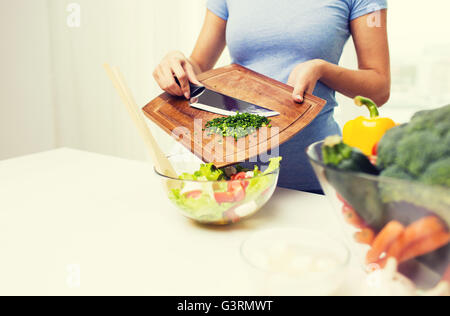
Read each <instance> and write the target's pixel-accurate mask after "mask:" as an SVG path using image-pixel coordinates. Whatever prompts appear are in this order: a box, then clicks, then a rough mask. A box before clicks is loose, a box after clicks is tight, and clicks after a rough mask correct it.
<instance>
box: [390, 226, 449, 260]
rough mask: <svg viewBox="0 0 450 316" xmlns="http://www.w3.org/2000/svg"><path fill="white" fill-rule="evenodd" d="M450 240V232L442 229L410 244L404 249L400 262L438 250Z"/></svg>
mask: <svg viewBox="0 0 450 316" xmlns="http://www.w3.org/2000/svg"><path fill="white" fill-rule="evenodd" d="M449 242H450V234H449V233H447V232H445V231H441V232H438V233H435V234H432V235H429V236H427V237H425V238H423V239H421V240H418V241H416V242H413V243H411V244H409V245H408V246H407V247H406V248H405V249H403V251H402V254H401V256H400V260H399V263H402V262H406V261H409V260H411V259H414V258H417V257H420V256H423V255H425V254H427V253H430V252H433V251H436V250H438V249H440V248H442V247H444V246H445V245H446V244H448V243H449Z"/></svg>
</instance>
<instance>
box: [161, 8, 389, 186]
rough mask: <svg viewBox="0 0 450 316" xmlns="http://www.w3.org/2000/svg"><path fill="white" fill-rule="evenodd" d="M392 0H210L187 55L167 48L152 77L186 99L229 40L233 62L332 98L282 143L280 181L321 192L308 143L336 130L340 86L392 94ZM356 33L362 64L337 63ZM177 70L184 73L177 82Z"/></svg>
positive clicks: (297, 94)
mask: <svg viewBox="0 0 450 316" xmlns="http://www.w3.org/2000/svg"><path fill="white" fill-rule="evenodd" d="M386 1H387V0H265V1H261V0H208V10H207V14H206V19H205V23H204V26H203V29H202V31H201V33H200V36H199V39H198V41H197V44H196V46H195V49H194V51H193V53H192V55H191V57H190V58H186V57H185V56H184V55H183V54H182V53H181V52H171V53H169V54H168V55H167V56H166V57H165V58H164V59H163V61H162V62H161V64H160V65H159V66H158V67H157V68H156V70H155V72H154V77H155V79H156V81H157V82H158V84H159V85H160V87H161V88H162V89H163V90H165V91H166V92H168V93H170V94H172V95H177V96H184V97H186V98H189V96H190V91H189V85H188V83H189V81H191V82H192V83H196V84H199V82H198V80H197V78H196V75H197V74H199V73H202V72H204V71H207V70H210V69H212V68H213V67H214V65H215V64H216V62H217V60H218V59H219V57H220V55H221V54H222V52H223V50H224V49H225V46H228V49H229V51H230V54H231V57H232V59H233V62H234V63H237V64H240V65H243V66H245V67H247V68H250V69H252V70H254V71H256V72H259V73H262V74H264V75H266V76H268V77H271V78H274V79H276V80H278V81H281V82H285V83H287V84H289V85H291V86H293V87H294V93H293V95H292V97H293V99H294V100H295V101H296V102H302V101H303V97H304V93H305V92H307V93H312V94H314V95H316V96H318V97H321V98H323V99H325V100H326V101H327V105H326V107H325V109H324V110H323V111H322V112H321V114H320V115H319V116H318V117H317V118H316V119H315V120H314V122H313V123H311V124H310V125H309V126H308V127H307V128H306V129H304V130H303V131H302V132H300V133H299V134H297V135H296V136H295V137H294V138H293V139H291V140H290V141H289V142H287V143H285V144H283V145H281V146H280V155H282V156H283V158H284V159H283V168H282V172H281V175H280V182H279V185H280V186H281V187H285V188H290V189H297V190H303V191H309V192H321V187H320V184H319V183H318V181H317V179H316V177H315V176H314V172H313V170H312V168H311V166H310V164H309V162H308V160H307V157H306V154H305V149H306V147H307V146H308V145H310V144H311V143H314V142H316V141H319V140H323V139H324V138H325V137H327V136H329V135H334V134H339V133H340V129H339V127H338V125H337V124H336V122H335V121H334V118H333V114H334V108H335V107H336V106H337V103H336V99H335V92H336V91H338V92H340V93H342V94H344V95H345V96H347V97H350V98H353V97H355V96H357V95H364V96H366V97H369V98H371V99H373V100H374V101H375V102H376V103H377V104H378V105H380V106H381V105H383V104H385V103H386V102H387V100H388V99H389V95H390V64H389V47H388V39H387V28H386V20H387V10H386V8H387V2H386ZM350 36H353V39H354V43H355V48H356V52H357V56H358V64H359V67H358V68H359V69H358V70H349V69H345V68H342V67H339V66H338V63H339V60H340V58H341V55H342V50H343V47H344V45H345V43H346V42H347V40H348V39H349V37H350ZM174 75H175V76H176V77H177V78H178V79H179V81H180V83H181V87H180V86H178V85H177V83H176V82H175V79H174Z"/></svg>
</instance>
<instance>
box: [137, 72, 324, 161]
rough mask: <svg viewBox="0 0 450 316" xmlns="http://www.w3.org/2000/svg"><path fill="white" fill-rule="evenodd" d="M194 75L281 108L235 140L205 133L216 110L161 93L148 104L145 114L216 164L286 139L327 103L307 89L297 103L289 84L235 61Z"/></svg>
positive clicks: (234, 93)
mask: <svg viewBox="0 0 450 316" xmlns="http://www.w3.org/2000/svg"><path fill="white" fill-rule="evenodd" d="M198 79H199V80H200V81H201V82H202V84H204V85H205V86H206V87H207V88H208V89H211V90H215V91H217V92H220V93H223V94H226V95H229V96H231V97H234V98H238V99H241V100H244V101H247V102H251V103H254V104H257V105H260V106H262V107H265V108H268V109H270V110H274V111H277V112H279V113H280V115H279V116H276V117H272V118H271V120H272V122H271V124H272V128H263V129H260V130H259V131H258V132H257V133H255V134H253V135H249V136H247V137H246V138H244V139H241V140H239V141H237V142H236V140H235V139H234V138H232V137H228V138H222V137H221V136H214V135H212V136H208V135H207V133H206V132H205V131H203V129H204V127H205V124H206V123H207V122H208V121H210V120H212V119H214V118H217V117H220V115H217V114H214V113H210V112H205V111H202V110H197V109H194V108H192V107H190V105H189V103H188V101H187V100H186V99H184V98H178V97H173V96H171V95H169V94H167V93H164V94H162V95H160V96H159V97H157V98H156V99H155V100H153V101H151V102H150V103H149V104H147V105H146V106H145V107H144V108H143V111H144V113H145V115H146V116H147V117H148V118H149V119H150V120H152V121H153V122H154V123H156V124H157V125H158V126H159V127H161V128H162V129H163V130H164V131H166V132H167V133H168V134H170V135H172V136H173V137H174V138H175V139H176V140H177V141H179V142H180V143H181V144H183V145H184V146H185V147H187V148H188V149H189V150H190V151H191V152H193V153H194V154H195V155H197V156H198V157H199V158H200V159H202V160H203V161H205V162H213V163H214V164H215V165H216V166H217V167H218V168H220V167H224V166H228V165H232V164H234V163H237V162H242V161H247V160H249V159H250V158H252V157H256V156H258V155H260V154H263V153H265V152H267V151H268V150H270V149H271V148H273V147H277V146H278V145H280V144H283V143H284V142H286V141H288V140H289V139H291V138H292V137H293V136H294V135H296V134H297V133H298V132H300V131H301V130H303V129H304V128H305V127H306V126H308V125H309V124H310V123H311V122H312V121H313V120H314V119H315V118H316V116H317V115H318V114H319V113H320V111H321V110H322V109H323V107H324V106H325V104H326V101H325V100H322V99H320V98H317V97H315V96H312V95H309V94H307V95H306V96H305V101H304V102H303V103H302V104H298V103H296V102H294V101H293V100H292V92H293V88H292V87H290V86H287V85H285V84H283V83H281V82H278V81H275V80H273V79H270V78H268V77H266V76H263V75H261V74H258V73H255V72H253V71H251V70H249V69H247V68H244V67H242V66H240V65H230V66H226V67H223V68H219V69H214V70H211V71H208V72H205V73H203V74H201V75H199V76H198Z"/></svg>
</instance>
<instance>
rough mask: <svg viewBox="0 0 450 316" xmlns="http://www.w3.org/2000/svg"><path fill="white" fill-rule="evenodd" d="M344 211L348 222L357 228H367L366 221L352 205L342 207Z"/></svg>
mask: <svg viewBox="0 0 450 316" xmlns="http://www.w3.org/2000/svg"><path fill="white" fill-rule="evenodd" d="M342 213H343V214H344V219H345V221H346V222H347V223H348V224H350V225H352V226H354V227H356V228H365V227H366V226H367V225H366V223H364V220H363V219H362V218H361V217H360V216H359V215H358V213H356V212H355V210H354V209H352V208H351V207H348V206H344V207H342Z"/></svg>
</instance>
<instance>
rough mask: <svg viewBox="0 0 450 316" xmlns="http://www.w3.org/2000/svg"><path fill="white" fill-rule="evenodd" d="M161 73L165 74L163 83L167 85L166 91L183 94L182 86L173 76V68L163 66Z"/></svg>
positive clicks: (178, 94)
mask: <svg viewBox="0 0 450 316" xmlns="http://www.w3.org/2000/svg"><path fill="white" fill-rule="evenodd" d="M161 73H162V75H163V78H164V79H163V80H162V81H163V85H164V87H165V89H164V90H165V91H167V92H169V93H170V94H172V95H177V96H180V97H181V96H182V95H183V91H181V88H180V86H179V85H178V84H177V83H176V82H175V78H174V77H173V73H172V69H171V68H170V67H167V66H163V67H161Z"/></svg>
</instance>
